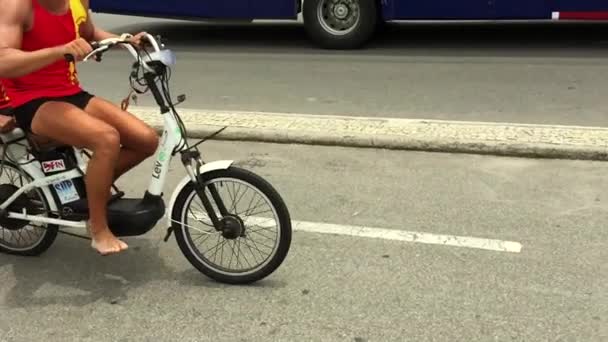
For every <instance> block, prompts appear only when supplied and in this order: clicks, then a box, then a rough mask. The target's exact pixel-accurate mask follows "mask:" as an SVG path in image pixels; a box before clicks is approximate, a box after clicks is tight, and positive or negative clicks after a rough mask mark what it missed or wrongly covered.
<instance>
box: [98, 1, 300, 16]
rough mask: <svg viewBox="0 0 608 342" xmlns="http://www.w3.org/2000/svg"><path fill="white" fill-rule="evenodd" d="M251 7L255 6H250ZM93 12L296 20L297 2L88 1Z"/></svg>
mask: <svg viewBox="0 0 608 342" xmlns="http://www.w3.org/2000/svg"><path fill="white" fill-rule="evenodd" d="M251 4H254V5H253V6H251ZM90 6H91V9H92V10H93V11H94V12H100V13H114V14H131V15H143V16H155V17H163V16H166V17H184V18H201V19H202V18H210V19H255V18H257V19H262V18H268V19H295V18H296V17H297V13H296V11H297V6H296V0H252V1H250V0H221V1H199V0H172V1H167V0H146V1H128V0H91V4H90Z"/></svg>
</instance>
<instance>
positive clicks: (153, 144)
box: [141, 127, 160, 156]
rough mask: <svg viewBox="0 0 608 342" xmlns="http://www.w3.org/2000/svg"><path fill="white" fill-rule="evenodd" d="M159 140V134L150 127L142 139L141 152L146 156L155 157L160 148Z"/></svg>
mask: <svg viewBox="0 0 608 342" xmlns="http://www.w3.org/2000/svg"><path fill="white" fill-rule="evenodd" d="M159 140H160V138H159V136H158V133H156V131H155V130H154V129H153V128H151V127H148V129H147V130H146V133H145V134H144V136H143V139H142V146H141V152H142V153H144V154H146V156H151V155H153V154H154V153H155V152H156V149H157V148H158V144H159Z"/></svg>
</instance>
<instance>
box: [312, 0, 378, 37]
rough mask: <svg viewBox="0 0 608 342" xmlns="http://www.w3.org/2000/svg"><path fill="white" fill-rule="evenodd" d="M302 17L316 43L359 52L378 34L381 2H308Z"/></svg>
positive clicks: (349, 0)
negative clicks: (378, 3) (379, 4)
mask: <svg viewBox="0 0 608 342" xmlns="http://www.w3.org/2000/svg"><path fill="white" fill-rule="evenodd" d="M302 16H303V18H304V27H305V29H306V32H307V34H308V35H309V36H310V38H311V39H312V41H313V42H314V43H315V44H317V45H318V46H320V47H322V48H325V49H356V48H360V47H362V46H363V45H365V43H367V42H368V41H369V40H370V39H371V37H372V36H373V35H374V33H375V31H376V27H377V23H378V19H379V18H378V7H377V0H340V1H338V2H337V3H335V4H334V3H332V1H330V0H305V1H304V8H303V13H302Z"/></svg>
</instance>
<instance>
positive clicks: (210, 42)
mask: <svg viewBox="0 0 608 342" xmlns="http://www.w3.org/2000/svg"><path fill="white" fill-rule="evenodd" d="M108 28H109V29H110V30H113V31H114V32H139V31H148V32H150V33H153V34H160V35H162V36H163V37H165V38H167V40H168V42H169V43H170V44H173V45H174V46H179V47H180V49H181V50H184V49H192V50H197V51H200V50H201V49H202V50H205V49H207V48H213V51H217V52H227V51H229V52H235V53H249V52H267V53H298V54H301V53H314V54H364V55H365V54H367V55H395V54H406V55H416V54H420V55H425V56H428V55H443V56H450V55H454V56H463V55H464V56H477V55H479V56H485V55H497V56H539V57H542V56H546V57H562V56H563V57H585V56H587V55H589V56H595V57H597V51H602V52H604V51H608V50H607V49H606V48H607V47H608V24H603V23H490V22H488V23H444V24H436V23H392V24H389V25H387V26H386V27H385V28H384V29H383V30H381V31H380V32H379V33H378V34H377V36H376V37H375V39H374V40H372V41H371V42H370V44H368V45H367V46H366V47H365V48H364V49H362V50H359V51H356V52H355V51H332V50H322V49H319V48H316V47H315V46H314V45H313V44H312V43H311V42H310V40H309V39H308V37H307V35H306V32H305V30H304V28H303V26H302V25H300V24H297V23H284V22H278V23H266V22H264V23H255V24H250V25H247V24H243V25H239V24H234V25H219V24H207V23H196V22H181V21H174V22H173V21H171V22H167V21H160V20H159V22H158V23H157V22H146V23H141V24H133V25H127V26H115V27H108ZM589 52H594V54H592V55H590V54H589ZM606 54H608V52H606Z"/></svg>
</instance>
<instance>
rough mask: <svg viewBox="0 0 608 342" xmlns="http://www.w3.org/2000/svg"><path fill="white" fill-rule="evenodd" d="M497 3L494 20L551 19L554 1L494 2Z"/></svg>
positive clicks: (518, 0) (501, 0) (503, 0)
mask: <svg viewBox="0 0 608 342" xmlns="http://www.w3.org/2000/svg"><path fill="white" fill-rule="evenodd" d="M493 1H494V2H495V3H496V5H495V6H496V12H495V17H494V18H492V19H508V20H513V19H551V7H550V4H551V2H552V0H493Z"/></svg>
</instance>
